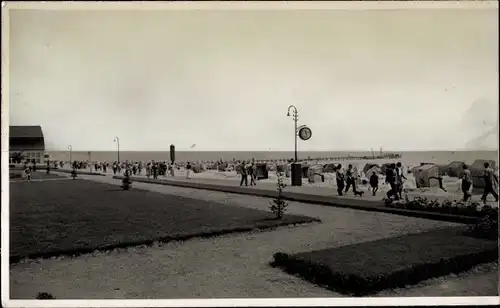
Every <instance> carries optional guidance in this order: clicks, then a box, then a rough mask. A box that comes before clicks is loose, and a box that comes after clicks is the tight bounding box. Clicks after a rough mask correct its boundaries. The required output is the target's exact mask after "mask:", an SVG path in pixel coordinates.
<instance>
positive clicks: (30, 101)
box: [9, 9, 498, 151]
mask: <svg viewBox="0 0 500 308" xmlns="http://www.w3.org/2000/svg"><path fill="white" fill-rule="evenodd" d="M9 78H10V97H9V102H10V105H9V106H10V125H41V126H42V128H43V131H44V135H45V139H46V144H47V147H48V148H49V149H53V150H57V149H61V150H65V149H67V146H68V145H69V144H71V145H72V147H73V149H74V150H92V151H99V150H103V151H104V150H114V149H115V148H116V144H114V143H113V138H114V136H119V138H120V147H121V148H122V149H123V150H136V151H139V150H144V151H148V150H168V148H169V145H170V144H175V145H176V147H177V149H179V150H181V149H188V148H189V147H190V146H191V145H192V144H196V148H195V150H207V151H208V150H263V151H268V150H269V149H272V150H293V146H294V136H293V132H294V127H293V125H294V123H293V120H292V118H291V117H287V116H286V113H287V108H288V106H289V105H291V104H293V105H295V106H296V107H297V108H298V111H299V125H307V126H309V127H310V129H311V130H312V138H311V139H310V140H307V141H299V149H302V150H309V151H310V150H369V149H370V148H375V149H378V148H379V147H380V146H382V147H384V149H395V150H430V149H438V150H439V149H442V150H446V149H459V148H461V147H463V146H464V143H465V142H466V141H467V140H469V139H470V138H474V137H476V136H479V135H481V134H483V133H484V130H485V129H486V128H485V127H483V126H484V125H483V124H482V122H483V121H486V122H493V123H495V122H497V121H498V109H497V108H498V12H497V10H495V9H483V10H477V9H475V10H472V9H440V10H437V9H421V10H415V9H407V10H355V11H354V10H286V11H285V10H282V11H272V10H253V11H250V10H238V11H227V10H226V11H221V10H219V11H217V10H211V11H206V10H205V11H196V10H189V11H186V10H184V11H172V10H157V11H145V10H139V11H131V10H120V11H117V10H115V11H112V10H109V11H102V10H93V11H92V10H85V11H83V10H78V11H54V10H52V11H49V10H11V11H10V73H9ZM478 101H479V102H481V103H480V104H476V105H481V106H480V107H478V108H479V109H478V110H479V112H476V114H475V115H474V118H473V119H472V120H471V119H467V118H468V116H464V115H465V114H466V113H467V114H468V113H470V110H469V109H470V108H472V107H471V106H473V105H474V104H475V103H476V102H478ZM495 108H496V109H495ZM476 109H477V108H476ZM468 110H469V111H468ZM483 116H484V118H483ZM486 130H487V129H486Z"/></svg>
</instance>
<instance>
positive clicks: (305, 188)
mask: <svg viewBox="0 0 500 308" xmlns="http://www.w3.org/2000/svg"><path fill="white" fill-rule="evenodd" d="M134 177H137V178H141V179H147V178H146V176H144V175H140V176H134ZM158 179H159V180H162V181H173V182H174V181H175V182H177V183H180V184H187V183H192V184H193V183H194V184H206V185H217V186H221V187H231V188H232V187H240V185H239V184H240V183H239V180H237V179H207V178H197V177H196V174H195V175H194V176H193V177H192V178H191V179H186V178H185V177H180V176H175V177H171V176H168V177H163V176H161V177H158ZM200 188H201V187H200ZM243 188H245V189H249V190H265V191H269V192H275V191H276V184H275V183H269V182H262V181H257V185H256V186H247V187H245V186H243ZM359 190H362V191H364V194H363V197H362V198H360V197H359V196H354V194H353V193H352V192H349V193H347V194H346V195H344V196H338V194H337V191H336V188H334V187H318V186H312V185H309V184H304V185H302V186H287V187H286V188H285V192H287V193H297V194H307V195H311V196H323V197H331V200H338V201H339V203H346V204H352V203H353V201H355V202H354V203H358V204H359V203H361V204H364V205H366V204H371V205H374V206H383V205H384V202H383V201H382V199H383V198H384V196H385V191H384V190H383V189H382V190H381V191H379V192H378V194H377V195H376V196H373V195H372V194H371V193H370V192H369V191H368V189H367V187H360V188H359ZM407 195H408V197H410V198H413V197H417V196H420V197H427V198H428V199H431V200H438V201H440V202H442V201H444V200H450V198H452V199H453V198H455V199H459V198H456V196H453V195H435V194H432V193H428V192H419V191H412V192H408V193H407ZM492 198H493V197H492V196H490V201H489V202H488V204H489V205H491V206H498V203H496V202H495V201H494V200H491V199H492ZM472 200H474V201H478V202H479V201H480V195H474V196H473V197H472ZM365 201H371V202H370V203H366V202H365Z"/></svg>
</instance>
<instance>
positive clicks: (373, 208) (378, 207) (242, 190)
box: [113, 176, 478, 224]
mask: <svg viewBox="0 0 500 308" xmlns="http://www.w3.org/2000/svg"><path fill="white" fill-rule="evenodd" d="M124 178H125V177H124V176H113V179H117V180H123V179H124ZM130 179H131V180H132V181H133V182H134V181H135V182H139V183H150V184H159V185H167V186H177V187H185V188H195V189H205V190H212V191H220V192H227V193H235V194H242V195H251V196H258V197H266V198H276V197H277V195H278V194H277V192H276V191H272V190H268V189H258V188H247V187H239V186H223V185H216V184H207V183H196V182H183V181H169V180H166V179H161V180H153V179H144V178H137V177H131V178H130ZM282 197H283V199H285V200H288V201H296V202H302V203H311V204H320V205H326V206H335V207H341V208H350V209H355V210H362V211H370V212H381V213H388V214H396V215H402V216H408V217H416V218H425V219H431V220H439V221H448V222H455V223H463V224H474V223H476V222H477V221H478V217H471V216H464V215H456V214H447V213H440V212H426V211H423V210H410V209H403V208H394V207H386V206H385V203H384V202H383V201H380V202H377V201H371V200H362V199H339V198H336V197H335V196H320V195H312V194H304V193H293V192H287V191H285V192H283V196H282Z"/></svg>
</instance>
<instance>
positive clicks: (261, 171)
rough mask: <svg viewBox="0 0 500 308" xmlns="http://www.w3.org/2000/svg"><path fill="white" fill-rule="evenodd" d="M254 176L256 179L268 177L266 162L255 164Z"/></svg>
mask: <svg viewBox="0 0 500 308" xmlns="http://www.w3.org/2000/svg"><path fill="white" fill-rule="evenodd" d="M255 172H256V174H255V177H256V178H257V180H265V179H268V178H269V171H268V170H267V164H266V163H259V164H255Z"/></svg>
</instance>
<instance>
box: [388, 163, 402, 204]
mask: <svg viewBox="0 0 500 308" xmlns="http://www.w3.org/2000/svg"><path fill="white" fill-rule="evenodd" d="M395 169H396V164H391V165H390V166H389V167H388V168H387V169H386V170H385V182H386V183H388V184H389V185H390V187H391V189H390V190H389V191H388V192H387V194H386V195H387V198H389V199H391V197H393V196H394V199H396V200H398V199H399V197H398V187H397V185H396V174H395V173H396V171H395Z"/></svg>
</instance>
